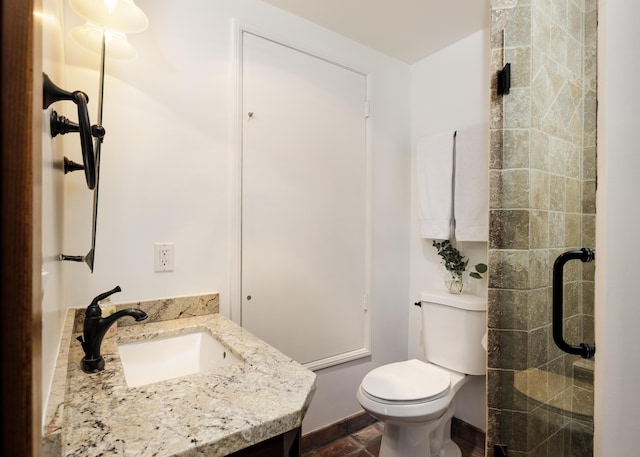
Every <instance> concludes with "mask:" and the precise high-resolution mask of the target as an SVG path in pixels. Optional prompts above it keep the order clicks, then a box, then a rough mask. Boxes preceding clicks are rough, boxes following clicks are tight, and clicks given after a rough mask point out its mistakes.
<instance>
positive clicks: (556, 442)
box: [487, 0, 597, 457]
mask: <svg viewBox="0 0 640 457" xmlns="http://www.w3.org/2000/svg"><path fill="white" fill-rule="evenodd" d="M596 15H597V5H596V0H520V1H518V0H492V30H491V49H492V72H493V73H492V74H494V75H495V74H497V72H498V71H499V70H501V69H503V67H504V66H505V64H507V63H509V64H510V70H511V72H510V73H511V74H510V87H509V88H508V93H505V94H503V95H500V94H498V91H497V82H496V81H494V87H493V88H492V102H491V104H492V106H491V110H492V111H491V162H490V224H491V225H490V227H491V229H490V233H491V235H490V240H489V272H490V275H489V310H488V325H489V349H488V373H487V394H488V424H487V446H488V449H487V456H490V457H492V456H496V457H501V456H503V455H509V456H510V457H547V456H548V457H552V456H553V457H558V456H560V457H562V456H564V457H588V456H589V457H590V456H592V455H593V450H592V449H593V360H592V359H583V358H581V357H580V356H579V355H569V354H566V353H564V352H562V351H560V350H559V349H558V348H557V347H556V345H555V344H554V341H553V337H552V325H551V322H552V309H551V303H552V288H551V286H552V270H553V264H554V261H555V259H556V258H557V257H558V256H559V255H561V254H562V253H564V252H566V251H568V250H577V249H580V248H582V247H588V248H594V249H595V190H596V81H597V80H596V39H597V17H596ZM494 79H495V78H494ZM596 258H597V257H596ZM594 264H595V262H591V263H582V262H570V263H568V264H567V265H566V268H565V271H564V290H563V297H564V316H563V317H564V319H563V324H564V329H563V330H564V336H565V338H566V339H567V341H570V342H572V343H573V344H577V343H580V342H588V343H589V344H593V342H594V321H593V315H594V311H593V309H594V305H593V302H594V293H593V290H594V287H593V286H594V282H593V277H594V267H595V265H594ZM596 357H597V355H596Z"/></svg>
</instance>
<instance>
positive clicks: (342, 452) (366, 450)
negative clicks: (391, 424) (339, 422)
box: [302, 422, 484, 457]
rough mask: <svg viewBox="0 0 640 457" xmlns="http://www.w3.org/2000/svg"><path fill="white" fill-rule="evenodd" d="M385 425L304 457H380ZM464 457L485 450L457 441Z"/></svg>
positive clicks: (479, 456) (481, 454)
mask: <svg viewBox="0 0 640 457" xmlns="http://www.w3.org/2000/svg"><path fill="white" fill-rule="evenodd" d="M382 428H383V425H382V423H380V422H376V423H374V424H372V425H369V426H367V427H365V428H363V429H361V430H358V431H357V432H354V433H352V434H351V435H348V436H345V437H342V438H339V439H337V440H335V441H333V442H331V443H329V444H325V445H323V446H320V447H318V448H315V449H310V450H308V451H306V452H304V454H302V457H378V455H379V454H380V441H381V439H382ZM454 441H455V442H456V443H457V444H458V446H460V450H461V451H462V457H484V450H482V449H478V448H476V447H474V446H473V445H472V444H470V443H468V442H466V441H461V440H456V439H454Z"/></svg>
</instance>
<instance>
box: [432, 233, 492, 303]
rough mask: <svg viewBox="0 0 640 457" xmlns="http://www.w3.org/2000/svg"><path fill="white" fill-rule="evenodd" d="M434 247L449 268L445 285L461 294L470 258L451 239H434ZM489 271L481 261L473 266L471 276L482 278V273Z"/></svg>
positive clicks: (445, 266)
mask: <svg viewBox="0 0 640 457" xmlns="http://www.w3.org/2000/svg"><path fill="white" fill-rule="evenodd" d="M433 247H435V248H436V250H437V251H438V255H439V256H440V257H441V258H442V264H443V266H444V268H445V270H447V278H446V279H445V285H446V286H447V289H449V292H451V293H453V294H461V293H462V290H463V289H464V277H463V275H464V272H465V271H466V269H467V265H468V264H469V259H468V258H466V257H464V256H463V255H462V254H461V253H460V251H459V250H458V249H457V248H456V247H455V246H454V245H453V244H451V241H450V240H444V241H440V242H439V241H437V240H433ZM486 272H487V265H486V264H484V263H479V264H477V265H475V266H474V267H473V271H472V272H470V273H469V276H470V277H472V278H474V279H482V275H483V274H484V273H486Z"/></svg>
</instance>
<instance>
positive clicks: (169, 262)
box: [154, 243, 174, 271]
mask: <svg viewBox="0 0 640 457" xmlns="http://www.w3.org/2000/svg"><path fill="white" fill-rule="evenodd" d="M173 253H174V246H173V243H156V244H154V269H155V271H173Z"/></svg>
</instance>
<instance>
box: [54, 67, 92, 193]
mask: <svg viewBox="0 0 640 457" xmlns="http://www.w3.org/2000/svg"><path fill="white" fill-rule="evenodd" d="M42 76H43V80H44V82H43V90H42V109H47V108H48V107H49V106H50V105H51V104H52V103H55V102H57V101H60V100H71V101H72V102H74V103H75V104H76V106H77V107H78V123H77V124H75V123H73V122H71V121H69V120H68V119H67V118H65V117H64V116H62V117H59V116H58V114H57V113H56V112H55V111H53V112H52V113H51V135H52V136H56V135H57V134H63V135H64V134H65V133H68V132H79V133H80V143H81V146H82V160H83V162H84V165H83V168H84V175H85V178H86V180H87V187H89V189H93V188H94V187H95V186H96V156H95V153H94V150H93V136H95V137H97V138H102V137H103V136H104V129H103V128H102V127H101V126H93V127H91V123H90V122H89V110H88V109H87V103H89V97H87V94H85V93H84V92H82V91H79V90H77V91H75V92H69V91H66V90H64V89H61V88H60V87H58V86H56V85H55V84H54V83H53V82H52V81H51V79H50V78H49V76H47V74H46V73H43V74H42Z"/></svg>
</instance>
